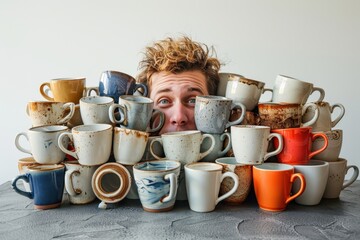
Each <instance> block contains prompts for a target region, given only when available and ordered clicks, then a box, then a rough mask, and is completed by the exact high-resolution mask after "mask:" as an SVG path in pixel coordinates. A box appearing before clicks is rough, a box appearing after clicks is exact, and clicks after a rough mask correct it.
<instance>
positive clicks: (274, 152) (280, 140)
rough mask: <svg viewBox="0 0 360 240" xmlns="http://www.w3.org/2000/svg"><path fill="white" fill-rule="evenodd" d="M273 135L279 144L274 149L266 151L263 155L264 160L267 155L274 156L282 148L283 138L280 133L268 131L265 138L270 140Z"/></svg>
mask: <svg viewBox="0 0 360 240" xmlns="http://www.w3.org/2000/svg"><path fill="white" fill-rule="evenodd" d="M274 137H276V138H277V139H278V142H279V146H278V147H277V149H275V150H274V151H272V152H268V153H266V154H265V156H264V161H266V159H268V158H269V157H272V156H275V155H277V154H279V153H280V152H281V151H282V150H283V146H284V139H283V137H282V135H281V134H280V133H270V134H269V136H268V138H267V141H268V142H270V141H271V139H272V138H274Z"/></svg>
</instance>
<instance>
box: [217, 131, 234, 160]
mask: <svg viewBox="0 0 360 240" xmlns="http://www.w3.org/2000/svg"><path fill="white" fill-rule="evenodd" d="M225 138H227V139H228V140H229V142H228V144H227V145H226V147H225V148H224V149H223V150H222V151H220V152H218V154H217V155H218V157H221V156H224V155H225V154H226V153H227V152H228V151H229V150H230V149H231V136H230V133H228V132H224V133H223V134H221V135H220V141H221V142H222V143H223V142H224V141H225Z"/></svg>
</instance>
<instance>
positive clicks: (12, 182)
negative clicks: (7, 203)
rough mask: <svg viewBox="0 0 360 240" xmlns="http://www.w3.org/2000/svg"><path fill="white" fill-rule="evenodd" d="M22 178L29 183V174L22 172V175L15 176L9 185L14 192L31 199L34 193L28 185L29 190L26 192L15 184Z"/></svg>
mask: <svg viewBox="0 0 360 240" xmlns="http://www.w3.org/2000/svg"><path fill="white" fill-rule="evenodd" d="M20 179H22V180H24V181H25V182H27V183H29V175H28V174H22V175H19V176H17V177H15V178H14V179H13V180H12V181H11V186H12V188H13V189H14V190H15V192H17V193H18V194H20V195H23V196H25V197H27V198H30V199H33V198H34V194H33V192H32V187H31V185H30V192H26V191H23V190H21V189H19V188H18V187H17V186H16V183H17V181H18V180H20Z"/></svg>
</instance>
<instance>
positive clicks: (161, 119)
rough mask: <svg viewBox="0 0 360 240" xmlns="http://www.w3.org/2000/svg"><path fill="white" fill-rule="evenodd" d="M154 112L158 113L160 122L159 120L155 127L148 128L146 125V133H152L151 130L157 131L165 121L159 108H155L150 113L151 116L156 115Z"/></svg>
mask: <svg viewBox="0 0 360 240" xmlns="http://www.w3.org/2000/svg"><path fill="white" fill-rule="evenodd" d="M156 114H159V115H160V122H159V125H157V126H156V127H155V128H150V127H148V128H147V129H146V132H148V133H153V132H157V131H159V130H160V129H161V128H162V127H163V126H164V123H165V115H164V113H163V112H161V111H160V110H157V109H155V110H154V111H153V113H152V118H153V117H154V116H155V115H156Z"/></svg>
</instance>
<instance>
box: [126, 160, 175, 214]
mask: <svg viewBox="0 0 360 240" xmlns="http://www.w3.org/2000/svg"><path fill="white" fill-rule="evenodd" d="M180 166H181V163H180V162H178V161H173V160H158V161H147V162H140V163H137V164H135V165H134V166H133V172H134V178H135V183H136V186H137V189H138V194H139V198H140V201H141V204H142V206H143V208H144V210H145V211H147V212H165V211H170V210H171V209H172V208H173V207H174V204H175V199H176V193H177V188H178V178H179V175H180Z"/></svg>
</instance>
